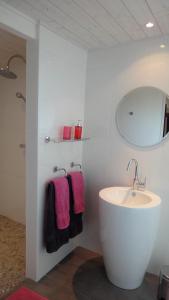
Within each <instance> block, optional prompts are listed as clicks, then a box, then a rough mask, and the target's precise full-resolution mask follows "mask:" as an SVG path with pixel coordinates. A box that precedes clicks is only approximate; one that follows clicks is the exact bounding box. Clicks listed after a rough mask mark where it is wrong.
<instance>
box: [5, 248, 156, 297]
mask: <svg viewBox="0 0 169 300" xmlns="http://www.w3.org/2000/svg"><path fill="white" fill-rule="evenodd" d="M23 285H24V286H26V287H28V288H30V289H32V290H34V291H36V292H37V293H39V294H41V295H42V296H45V297H47V298H48V299H49V300H156V295H157V286H158V277H157V276H154V275H151V274H147V275H146V276H145V279H144V282H143V284H142V286H141V287H140V288H138V289H136V290H133V291H126V290H122V289H119V288H117V287H115V286H114V285H112V284H111V283H110V282H109V280H108V279H107V276H106V273H105V269H104V264H103V259H102V257H101V256H100V255H98V254H96V253H94V252H91V251H88V250H86V249H84V248H80V247H78V248H76V249H75V250H74V251H73V252H72V253H71V254H70V255H68V256H67V257H66V258H65V259H64V260H63V261H62V262H61V263H59V264H58V265H57V266H56V267H55V268H54V269H53V270H52V271H50V272H49V273H48V274H47V275H46V276H45V277H44V278H42V279H41V280H40V281H39V282H38V283H37V282H34V281H32V280H28V279H26V280H25V281H24V283H22V284H21V285H20V286H23ZM4 299H5V298H4Z"/></svg>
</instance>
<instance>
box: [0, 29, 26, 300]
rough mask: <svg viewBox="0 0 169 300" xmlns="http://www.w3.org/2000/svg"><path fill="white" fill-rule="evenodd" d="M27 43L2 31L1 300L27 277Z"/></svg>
mask: <svg viewBox="0 0 169 300" xmlns="http://www.w3.org/2000/svg"><path fill="white" fill-rule="evenodd" d="M25 58H26V41H25V40H24V39H22V38H20V37H18V36H16V35H13V34H11V33H9V32H7V31H5V30H2V29H0V137H1V138H0V166H1V167H0V298H1V297H3V296H4V295H5V294H7V293H8V292H9V291H10V290H11V289H13V288H14V287H15V286H17V285H18V284H19V283H20V282H21V281H22V280H23V279H24V275H25V115H26V105H25V103H26V96H25V95H26V59H25Z"/></svg>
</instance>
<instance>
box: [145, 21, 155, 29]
mask: <svg viewBox="0 0 169 300" xmlns="http://www.w3.org/2000/svg"><path fill="white" fill-rule="evenodd" d="M153 26H154V24H153V23H152V22H148V23H147V24H146V27H147V28H152V27H153Z"/></svg>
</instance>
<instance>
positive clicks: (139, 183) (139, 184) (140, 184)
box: [127, 158, 146, 190]
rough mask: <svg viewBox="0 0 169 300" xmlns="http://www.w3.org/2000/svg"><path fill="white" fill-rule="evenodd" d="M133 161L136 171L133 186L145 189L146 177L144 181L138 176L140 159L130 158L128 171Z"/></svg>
mask: <svg viewBox="0 0 169 300" xmlns="http://www.w3.org/2000/svg"><path fill="white" fill-rule="evenodd" d="M132 163H135V172H134V178H133V185H132V188H133V190H134V189H137V190H144V189H145V186H146V177H145V179H144V182H142V181H140V179H139V176H138V161H137V160H136V159H135V158H132V159H130V161H129V162H128V165H127V171H129V169H130V167H131V165H132Z"/></svg>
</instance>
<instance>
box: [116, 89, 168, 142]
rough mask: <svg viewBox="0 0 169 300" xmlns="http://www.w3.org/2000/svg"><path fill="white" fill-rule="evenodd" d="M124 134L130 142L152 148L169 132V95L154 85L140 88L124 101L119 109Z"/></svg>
mask: <svg viewBox="0 0 169 300" xmlns="http://www.w3.org/2000/svg"><path fill="white" fill-rule="evenodd" d="M116 123H117V127H118V130H119V132H120V134H121V135H122V136H123V138H124V139H125V140H126V141H128V142H129V143H131V144H133V145H136V146H141V147H150V146H153V145H156V144H159V143H160V142H161V141H162V140H163V139H164V138H165V137H166V136H167V134H168V132H169V96H168V95H167V94H166V93H164V92H163V91H161V90H159V89H157V88H154V87H149V86H146V87H139V88H137V89H134V90H132V91H130V92H129V93H128V94H127V95H125V96H124V97H123V99H122V100H121V101H120V103H119V106H118V108H117V111H116Z"/></svg>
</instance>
